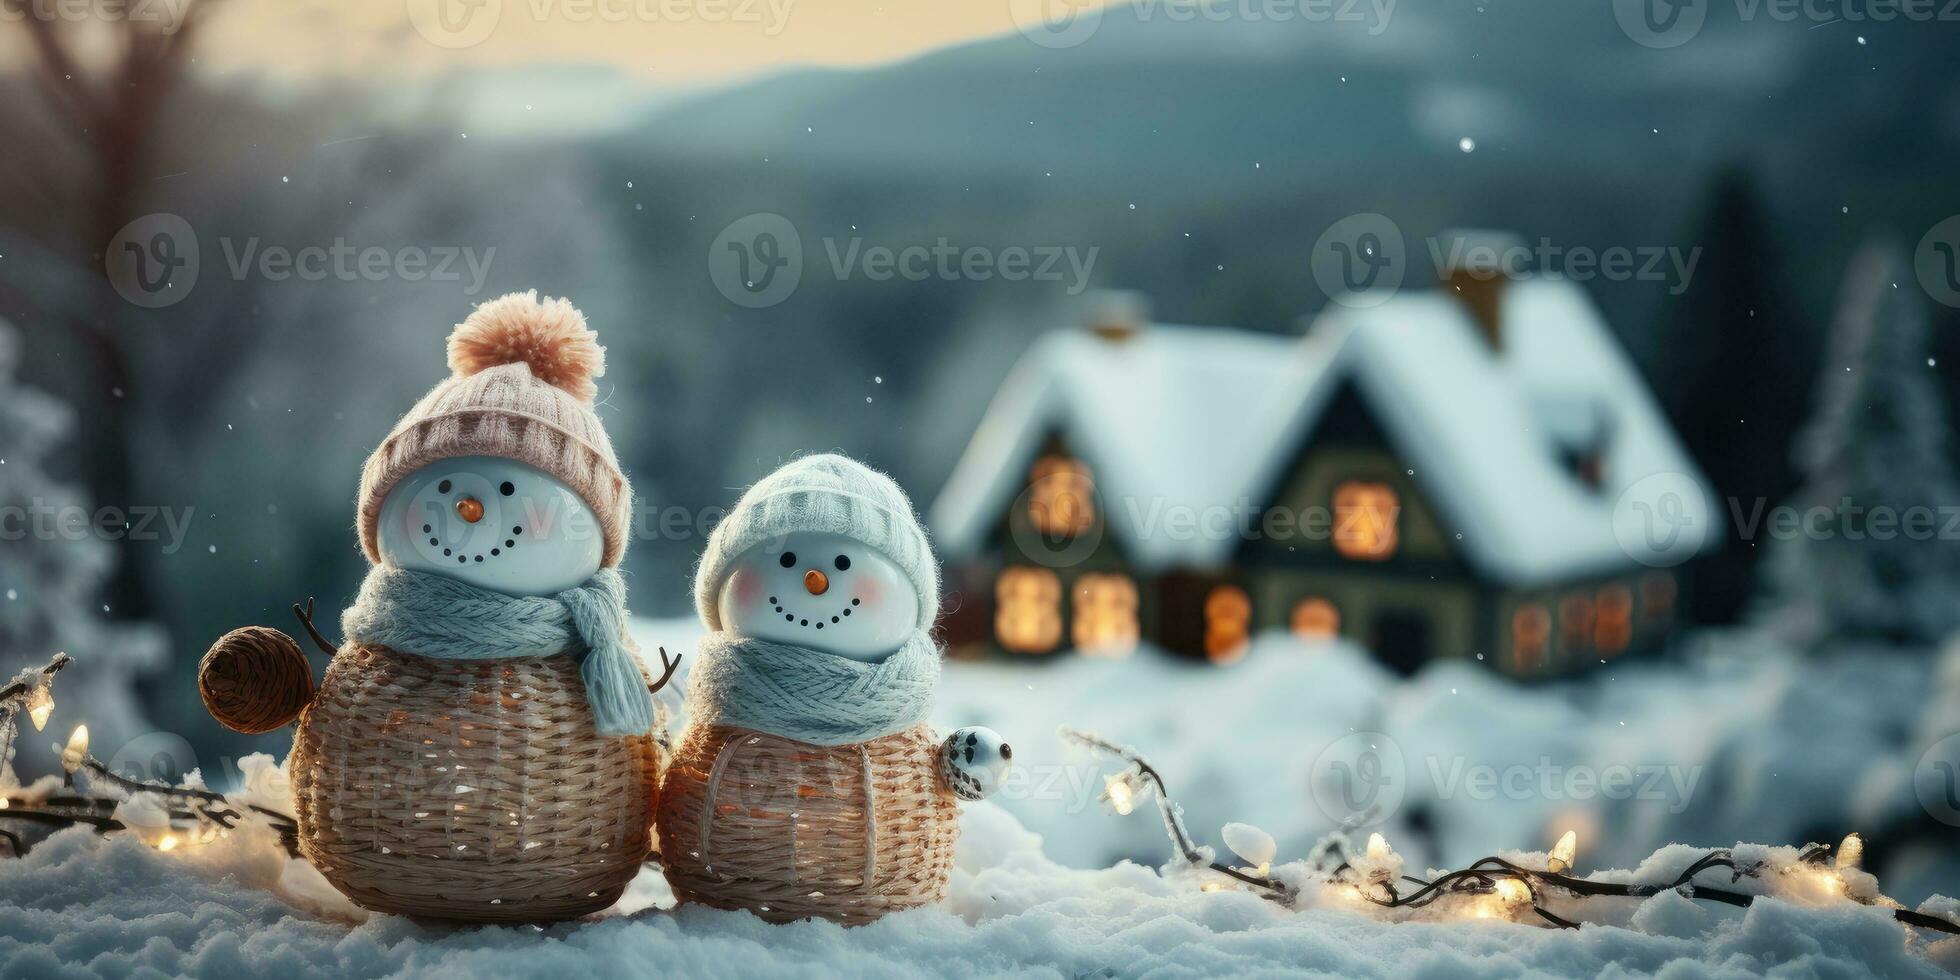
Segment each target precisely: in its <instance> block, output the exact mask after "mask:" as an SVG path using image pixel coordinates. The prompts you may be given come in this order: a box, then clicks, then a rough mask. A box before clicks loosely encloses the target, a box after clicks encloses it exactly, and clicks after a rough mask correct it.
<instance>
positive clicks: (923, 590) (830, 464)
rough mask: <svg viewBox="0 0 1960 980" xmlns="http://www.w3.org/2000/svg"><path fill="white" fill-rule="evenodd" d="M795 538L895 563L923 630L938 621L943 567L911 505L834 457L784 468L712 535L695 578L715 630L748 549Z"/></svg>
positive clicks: (884, 480) (894, 489) (699, 601)
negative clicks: (845, 542)
mask: <svg viewBox="0 0 1960 980" xmlns="http://www.w3.org/2000/svg"><path fill="white" fill-rule="evenodd" d="M797 531H810V532H817V533H822V534H840V535H843V536H844V537H847V538H850V539H851V540H853V541H856V542H858V543H860V544H863V545H864V546H865V547H868V548H870V549H872V550H874V551H876V552H878V553H879V554H882V555H884V556H885V557H886V558H889V559H891V560H892V563H893V564H895V565H897V566H898V567H899V569H900V570H901V571H903V572H904V573H905V577H906V579H907V580H909V581H910V582H911V583H912V587H913V588H914V589H915V590H917V592H918V596H919V628H920V629H930V628H931V627H932V623H933V620H934V619H935V618H937V617H938V615H939V562H938V560H937V559H935V558H934V557H933V555H932V545H931V544H929V543H928V542H927V541H926V532H925V528H923V527H920V526H919V519H918V516H917V515H915V514H913V513H912V501H911V500H910V499H908V498H907V497H906V496H905V491H903V490H901V489H899V487H898V484H897V483H894V482H892V478H891V477H889V476H886V475H885V474H883V473H880V472H878V471H877V470H874V469H872V468H871V467H869V466H866V465H864V464H863V463H860V462H858V461H857V460H854V459H851V458H849V457H846V456H839V455H837V454H835V453H824V454H822V455H818V456H805V457H803V458H802V459H798V460H795V461H793V462H790V463H786V464H784V465H783V466H782V467H781V468H780V469H778V470H776V472H774V473H771V474H769V475H768V476H765V477H763V478H762V479H761V481H759V482H757V483H756V485H754V486H752V487H750V488H749V489H748V492H747V493H744V494H742V499H740V500H738V501H736V502H735V507H734V508H733V509H732V510H730V511H729V512H728V516H727V517H725V518H723V519H722V521H721V523H720V524H717V525H715V530H714V533H713V534H711V535H709V536H708V547H707V550H705V551H703V552H702V553H701V566H700V568H699V569H697V570H696V572H695V575H694V606H695V608H696V609H697V610H699V611H700V613H701V621H702V622H703V623H706V624H707V626H708V629H710V630H720V629H721V615H720V612H719V611H718V610H717V608H716V598H717V594H718V593H719V592H720V591H721V583H722V580H723V579H725V578H727V577H728V568H729V565H730V564H731V563H732V562H734V560H735V559H737V558H739V557H741V556H742V554H743V553H745V552H747V551H748V550H749V549H750V548H753V547H755V546H756V545H758V544H761V543H762V542H764V541H767V540H769V539H771V538H777V537H781V536H783V535H786V534H790V533H792V532H797Z"/></svg>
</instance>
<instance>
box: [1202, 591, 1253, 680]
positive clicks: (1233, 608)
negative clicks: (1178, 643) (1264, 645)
mask: <svg viewBox="0 0 1960 980" xmlns="http://www.w3.org/2000/svg"><path fill="white" fill-rule="evenodd" d="M1251 635H1252V597H1250V596H1248V595H1246V594H1245V590H1244V589H1241V588H1239V587H1238V586H1236V585H1221V586H1218V587H1217V588H1215V589H1212V590H1211V592H1210V593H1209V594H1208V595H1206V596H1205V656H1207V657H1210V658H1211V659H1213V660H1215V661H1218V662H1220V663H1225V662H1229V661H1233V660H1237V659H1239V658H1240V657H1243V656H1245V647H1246V640H1247V639H1248V638H1249V637H1250V636H1251Z"/></svg>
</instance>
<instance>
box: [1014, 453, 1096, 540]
mask: <svg viewBox="0 0 1960 980" xmlns="http://www.w3.org/2000/svg"><path fill="white" fill-rule="evenodd" d="M1095 493H1096V485H1095V481H1093V480H1091V479H1090V478H1089V468H1088V467H1087V466H1084V465H1082V461H1081V460H1077V459H1070V458H1069V457H1067V456H1043V457H1041V458H1040V459H1037V460H1035V462H1034V469H1033V470H1032V471H1030V472H1029V474H1028V520H1029V521H1031V522H1032V523H1033V524H1034V529H1035V530H1036V531H1038V532H1040V533H1042V534H1046V535H1051V536H1053V537H1056V538H1071V537H1074V536H1075V535H1077V534H1081V533H1082V532H1083V531H1087V530H1088V529H1089V526H1090V525H1092V524H1094V523H1095V522H1096V502H1095Z"/></svg>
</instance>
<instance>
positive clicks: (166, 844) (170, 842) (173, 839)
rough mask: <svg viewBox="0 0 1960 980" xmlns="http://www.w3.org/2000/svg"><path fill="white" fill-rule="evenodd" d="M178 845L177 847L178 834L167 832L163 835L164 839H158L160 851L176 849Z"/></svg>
mask: <svg viewBox="0 0 1960 980" xmlns="http://www.w3.org/2000/svg"><path fill="white" fill-rule="evenodd" d="M176 847H177V835H176V834H165V835H163V839H162V840H159V841H157V850H159V851H169V850H174V849H176Z"/></svg>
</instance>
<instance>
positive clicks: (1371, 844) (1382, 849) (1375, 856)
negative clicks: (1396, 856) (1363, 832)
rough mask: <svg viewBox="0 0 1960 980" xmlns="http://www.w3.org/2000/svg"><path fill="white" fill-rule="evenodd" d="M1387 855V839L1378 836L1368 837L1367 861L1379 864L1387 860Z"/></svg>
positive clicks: (1388, 852) (1371, 835) (1370, 835)
mask: <svg viewBox="0 0 1960 980" xmlns="http://www.w3.org/2000/svg"><path fill="white" fill-rule="evenodd" d="M1389 854H1390V851H1389V849H1388V839H1387V838H1385V837H1383V836H1382V835H1380V834H1369V835H1368V860H1370V861H1373V862H1376V863H1380V862H1382V861H1386V860H1388V855H1389Z"/></svg>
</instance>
